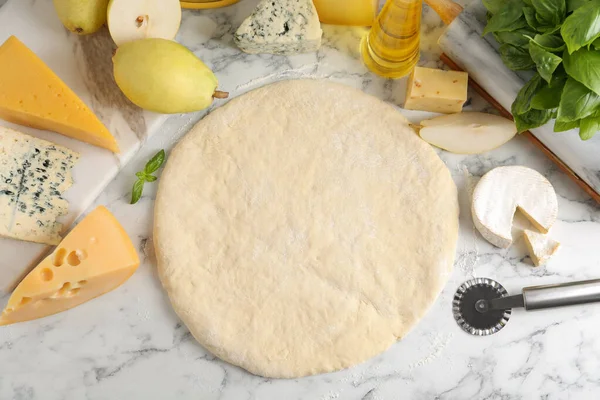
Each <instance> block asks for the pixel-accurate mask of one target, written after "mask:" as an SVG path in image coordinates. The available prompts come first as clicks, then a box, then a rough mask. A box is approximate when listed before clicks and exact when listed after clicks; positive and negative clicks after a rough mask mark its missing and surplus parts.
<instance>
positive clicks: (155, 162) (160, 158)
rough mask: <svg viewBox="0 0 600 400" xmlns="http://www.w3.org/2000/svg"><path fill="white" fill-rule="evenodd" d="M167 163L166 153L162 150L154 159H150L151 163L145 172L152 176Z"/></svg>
mask: <svg viewBox="0 0 600 400" xmlns="http://www.w3.org/2000/svg"><path fill="white" fill-rule="evenodd" d="M164 162H165V151H164V150H161V151H159V152H158V153H156V154H155V155H154V157H152V158H151V159H150V161H148V163H147V164H146V167H145V168H144V172H146V174H151V173H153V172H155V171H156V170H158V169H159V168H160V167H161V166H162V165H163V163H164Z"/></svg>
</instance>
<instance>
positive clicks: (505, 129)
mask: <svg viewBox="0 0 600 400" xmlns="http://www.w3.org/2000/svg"><path fill="white" fill-rule="evenodd" d="M516 133H517V127H516V125H515V123H514V122H513V121H511V120H509V119H506V118H503V117H500V116H498V115H493V114H486V113H480V112H463V113H458V114H450V115H444V116H441V117H437V118H433V119H429V120H425V121H421V130H420V131H419V135H420V136H421V138H422V139H423V140H425V141H426V142H428V143H430V144H432V145H434V146H436V147H439V148H441V149H444V150H447V151H449V152H451V153H457V154H480V153H485V152H487V151H490V150H493V149H495V148H497V147H500V146H502V145H503V144H504V143H506V142H508V141H509V140H510V139H512V138H513V137H514V136H515V135H516Z"/></svg>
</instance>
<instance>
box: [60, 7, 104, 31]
mask: <svg viewBox="0 0 600 400" xmlns="http://www.w3.org/2000/svg"><path fill="white" fill-rule="evenodd" d="M108 2H109V0H54V8H55V9H56V13H57V14H58V18H60V20H61V21H62V23H63V25H64V26H65V27H66V28H67V29H68V30H70V31H71V32H74V33H77V34H78V35H87V34H90V33H94V32H96V31H97V30H98V29H100V28H101V27H102V25H104V24H105V23H106V10H107V8H108Z"/></svg>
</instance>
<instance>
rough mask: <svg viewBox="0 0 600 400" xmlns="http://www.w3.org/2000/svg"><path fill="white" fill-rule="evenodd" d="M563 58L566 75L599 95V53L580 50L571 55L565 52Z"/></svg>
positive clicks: (584, 49)
mask: <svg viewBox="0 0 600 400" xmlns="http://www.w3.org/2000/svg"><path fill="white" fill-rule="evenodd" d="M563 57H564V66H565V70H566V71H567V74H569V76H571V77H572V78H573V79H575V80H576V81H578V82H580V83H583V84H584V85H585V86H586V87H587V88H588V89H591V90H593V91H594V92H596V94H600V51H590V50H588V49H586V48H582V49H579V50H577V51H576V52H574V53H573V54H569V53H568V52H567V51H565V52H564V54H563Z"/></svg>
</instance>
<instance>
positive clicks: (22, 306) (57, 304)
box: [0, 207, 140, 325]
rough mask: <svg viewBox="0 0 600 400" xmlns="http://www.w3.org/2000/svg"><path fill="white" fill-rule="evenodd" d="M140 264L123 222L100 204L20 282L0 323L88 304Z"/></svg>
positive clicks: (117, 283)
mask: <svg viewBox="0 0 600 400" xmlns="http://www.w3.org/2000/svg"><path fill="white" fill-rule="evenodd" d="M139 264H140V260H139V258H138V255H137V253H136V251H135V248H134V246H133V244H132V243H131V240H130V239H129V237H128V236H127V233H126V232H125V230H124V229H123V227H122V226H121V225H120V224H119V222H118V221H117V220H116V218H115V217H114V216H113V215H112V214H111V213H110V212H109V211H108V210H107V209H106V208H104V207H98V208H96V209H95V210H94V211H92V212H91V213H90V214H89V215H87V216H86V217H85V218H84V219H83V220H82V221H81V222H80V223H79V224H78V225H77V226H76V227H75V228H74V229H73V230H72V231H71V233H69V234H68V235H67V236H66V237H65V239H64V240H63V241H62V242H61V243H60V244H59V245H58V246H57V247H56V249H55V250H54V252H53V253H52V254H50V255H49V256H48V257H47V258H46V259H44V260H43V261H42V262H41V263H40V264H39V265H38V266H37V267H35V268H34V269H33V270H32V271H31V272H30V273H29V274H28V275H27V276H26V277H25V279H23V281H22V282H21V283H20V284H19V286H17V288H16V289H15V291H14V292H13V293H12V295H11V296H10V299H9V300H8V305H7V306H6V308H5V309H4V311H3V312H2V314H1V315H0V325H9V324H14V323H16V322H23V321H29V320H32V319H37V318H42V317H46V316H48V315H52V314H56V313H59V312H61V311H65V310H68V309H70V308H73V307H75V306H78V305H80V304H82V303H85V302H86V301H88V300H91V299H93V298H95V297H98V296H100V295H102V294H104V293H106V292H108V291H110V290H113V289H115V288H116V287H118V286H120V285H121V284H122V283H124V282H125V281H126V280H127V279H129V277H130V276H131V275H132V274H133V273H134V272H135V270H136V269H137V267H138V265H139Z"/></svg>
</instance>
